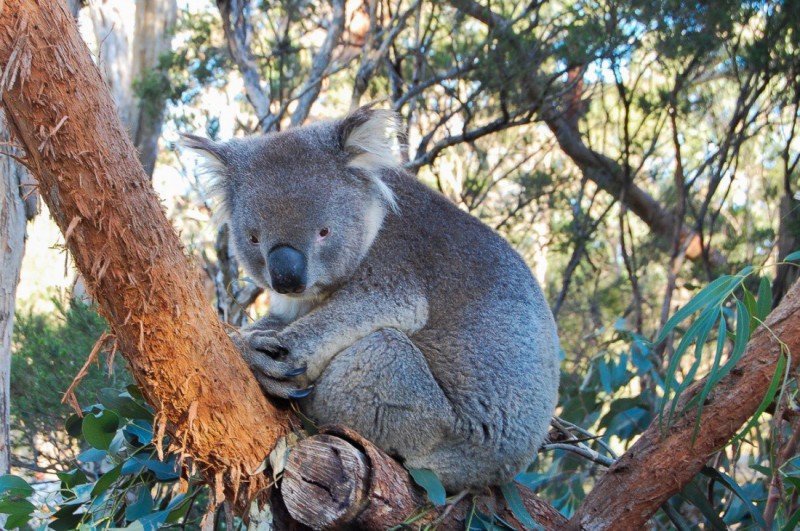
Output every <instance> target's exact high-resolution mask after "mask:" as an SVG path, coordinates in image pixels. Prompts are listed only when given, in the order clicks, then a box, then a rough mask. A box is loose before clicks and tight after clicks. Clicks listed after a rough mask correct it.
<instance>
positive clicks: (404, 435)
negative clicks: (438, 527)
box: [301, 328, 455, 461]
mask: <svg viewBox="0 0 800 531" xmlns="http://www.w3.org/2000/svg"><path fill="white" fill-rule="evenodd" d="M301 407H302V408H303V410H304V412H305V413H306V414H307V415H309V417H311V418H312V419H314V420H315V421H316V422H318V423H319V424H345V425H347V426H350V427H352V428H353V429H355V430H356V431H357V432H359V433H360V434H361V435H363V436H364V437H366V438H367V439H369V440H370V441H372V442H374V443H375V444H377V445H378V446H379V447H381V448H382V449H383V450H384V451H386V452H387V453H389V454H392V455H396V456H401V457H403V458H405V459H409V460H412V461H414V460H417V459H419V458H421V457H422V456H427V455H430V454H431V453H432V452H433V451H434V449H435V448H437V447H438V446H440V445H441V443H443V442H444V441H447V440H449V439H451V438H452V436H453V435H452V433H453V431H452V430H453V426H454V424H455V415H454V413H453V408H452V406H451V404H450V402H449V401H448V400H447V398H446V397H445V395H444V393H443V392H442V390H441V388H440V387H439V385H438V383H437V382H436V380H435V379H434V378H433V375H432V374H431V371H430V369H429V368H428V364H427V362H426V360H425V357H424V356H423V354H422V352H420V350H419V349H418V348H417V347H416V346H415V345H414V344H413V343H412V342H411V340H410V339H409V338H408V336H406V335H405V334H404V333H402V332H400V331H399V330H396V329H393V328H384V329H381V330H379V331H377V332H374V333H372V334H370V335H368V336H366V337H365V338H363V339H361V340H360V341H358V342H356V343H355V344H353V345H352V346H351V347H349V348H347V349H345V350H343V351H342V352H340V353H339V354H337V355H336V356H335V357H334V358H333V359H332V360H331V362H330V364H329V365H328V367H326V369H325V370H324V371H323V373H322V375H321V376H320V378H319V379H318V380H317V382H316V387H315V389H314V392H313V393H312V394H311V395H310V396H309V397H308V398H306V399H304V400H303V401H302V402H301Z"/></svg>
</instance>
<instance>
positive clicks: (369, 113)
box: [339, 105, 402, 211]
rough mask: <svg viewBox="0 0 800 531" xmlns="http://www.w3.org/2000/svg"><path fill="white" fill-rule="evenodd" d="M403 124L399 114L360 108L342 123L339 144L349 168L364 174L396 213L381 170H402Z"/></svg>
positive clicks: (392, 195) (370, 107)
mask: <svg viewBox="0 0 800 531" xmlns="http://www.w3.org/2000/svg"><path fill="white" fill-rule="evenodd" d="M400 132H401V127H400V120H399V117H398V116H397V114H395V113H394V112H392V111H390V110H386V109H374V108H373V106H372V105H366V106H364V107H360V108H358V109H356V110H355V111H353V112H352V113H350V114H349V115H347V116H346V117H344V118H343V119H342V120H341V122H340V123H339V142H340V145H341V147H342V150H344V152H345V153H347V155H348V157H349V159H350V160H349V162H348V164H347V165H348V166H350V167H351V168H355V169H359V170H362V171H363V173H364V174H365V175H366V176H367V177H368V178H369V180H370V181H371V182H372V184H373V185H374V186H375V189H376V190H377V191H378V193H379V194H380V196H381V198H382V199H383V200H384V201H385V202H386V204H387V205H388V206H389V207H390V208H391V209H392V210H395V211H397V203H396V201H395V198H394V193H393V192H392V189H391V188H389V186H388V185H387V184H386V183H385V182H383V179H381V175H380V173H381V170H383V169H394V168H397V169H399V168H400V165H401V164H402V160H401V158H400V142H399V138H398V137H399V135H400Z"/></svg>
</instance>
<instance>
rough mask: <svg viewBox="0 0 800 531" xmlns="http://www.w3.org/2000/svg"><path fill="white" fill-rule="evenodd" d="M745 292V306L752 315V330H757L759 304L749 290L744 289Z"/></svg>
mask: <svg viewBox="0 0 800 531" xmlns="http://www.w3.org/2000/svg"><path fill="white" fill-rule="evenodd" d="M742 291H744V305H745V307H746V308H747V313H748V314H749V315H750V326H749V328H750V330H755V329H756V327H757V326H758V320H757V319H756V316H757V315H758V303H756V298H755V297H754V296H753V294H752V293H750V291H748V289H747V288H743V290H742Z"/></svg>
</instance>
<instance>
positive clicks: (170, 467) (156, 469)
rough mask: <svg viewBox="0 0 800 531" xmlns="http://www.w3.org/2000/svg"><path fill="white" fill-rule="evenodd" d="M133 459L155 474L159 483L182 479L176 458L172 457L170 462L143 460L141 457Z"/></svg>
mask: <svg viewBox="0 0 800 531" xmlns="http://www.w3.org/2000/svg"><path fill="white" fill-rule="evenodd" d="M165 458H166V456H165ZM132 459H133V460H134V461H136V462H137V463H139V464H141V465H142V466H144V467H145V468H147V469H148V470H149V471H151V472H152V473H153V474H155V476H156V479H158V480H159V481H174V480H176V479H178V478H179V477H180V473H179V472H178V469H177V466H176V465H175V456H172V458H170V459H169V460H168V461H158V460H157V459H143V458H141V457H139V456H133V458H132Z"/></svg>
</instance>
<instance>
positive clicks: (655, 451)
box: [568, 283, 800, 530]
mask: <svg viewBox="0 0 800 531" xmlns="http://www.w3.org/2000/svg"><path fill="white" fill-rule="evenodd" d="M767 328H769V330H768V329H767ZM777 338H779V339H780V340H781V341H782V342H783V343H784V344H785V345H786V346H787V347H788V351H789V352H790V353H791V354H790V355H791V360H790V362H789V366H790V367H792V368H794V367H797V366H798V364H799V363H800V283H795V285H794V286H793V287H792V288H791V290H790V291H789V293H787V294H786V296H785V297H784V299H783V301H782V302H781V304H780V305H779V306H778V307H777V308H776V309H775V310H774V311H773V312H772V313H771V314H770V315H769V317H767V319H766V327H765V326H761V327H759V328H758V329H757V330H756V331H755V332H754V333H753V336H752V337H751V339H750V343H748V345H747V350H746V351H745V354H744V356H743V357H742V359H741V360H740V361H739V363H738V364H737V365H736V367H734V369H733V370H732V371H731V372H730V373H729V374H728V376H726V377H725V378H723V379H722V380H721V381H720V382H719V383H718V384H717V385H716V386H715V387H714V389H713V390H712V392H711V393H710V394H709V395H708V397H707V399H706V402H705V404H704V406H703V413H702V419H703V420H702V423H701V425H700V430H699V432H698V434H697V438H696V439H695V441H694V444H692V436H693V432H694V427H695V420H696V418H697V408H696V407H692V408H690V409H689V410H687V411H686V413H685V414H684V415H683V416H681V417H679V418H676V419H675V421H674V422H673V424H672V426H671V427H669V428H668V429H667V432H666V433H664V434H663V435H662V431H661V427H660V426H659V422H658V420H655V421H654V422H653V424H651V425H650V427H649V428H647V430H646V431H645V432H644V434H642V436H641V438H640V439H639V440H638V441H637V442H636V444H634V445H633V446H632V447H631V448H630V449H629V450H628V451H627V452H626V453H625V455H623V456H622V457H621V458H620V459H619V460H618V461H617V462H616V463H615V464H614V465H613V466H612V467H611V468H609V469H608V471H607V472H606V473H605V475H604V476H603V477H602V478H601V479H600V481H599V482H598V484H597V485H596V486H595V487H594V489H593V490H592V492H590V493H589V495H588V496H587V497H586V499H585V500H584V501H583V503H582V504H581V506H580V507H579V508H578V510H577V511H576V512H575V515H574V516H573V517H572V519H571V520H570V525H569V528H568V529H573V530H577V529H581V530H601V529H643V528H644V526H645V524H646V523H647V520H648V519H649V518H650V517H651V516H652V515H653V514H654V513H655V512H656V510H658V508H659V507H660V506H661V505H662V504H663V503H665V502H666V501H667V500H669V499H670V498H671V497H672V496H673V495H674V494H676V493H677V492H679V491H680V490H681V489H682V488H683V487H684V486H685V485H686V484H687V483H689V482H690V481H691V480H692V478H693V477H694V476H696V475H697V474H698V473H699V472H700V470H701V469H702V468H703V466H704V465H705V464H706V462H707V461H708V459H709V458H710V457H711V456H712V455H714V454H715V453H716V452H717V451H719V450H720V449H721V448H723V447H724V446H725V445H726V444H727V442H728V441H729V440H730V439H731V437H733V436H734V435H735V434H736V432H737V431H738V430H740V429H741V428H742V425H743V424H744V423H745V422H746V421H747V420H748V419H749V418H750V417H751V416H752V415H753V414H754V413H755V411H756V409H757V408H758V406H759V404H760V403H761V400H762V399H763V398H764V396H765V395H766V392H767V388H768V387H769V384H770V382H771V381H772V377H773V374H774V373H775V369H776V367H777V363H778V359H779V356H780V355H781V347H780V345H779V344H778V342H777ZM705 383H706V380H705V379H703V380H701V381H699V382H697V383H695V384H694V385H692V386H691V387H690V388H689V389H688V390H687V391H686V392H684V393H683V395H682V396H681V399H680V401H679V403H678V406H677V409H676V410H677V411H680V410H681V407H682V405H683V404H686V403H687V402H688V401H689V400H690V399H691V398H692V397H694V396H696V395H698V394H699V393H700V391H701V390H702V389H703V386H704V385H705ZM669 409H670V406H669V405H667V407H666V410H669Z"/></svg>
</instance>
